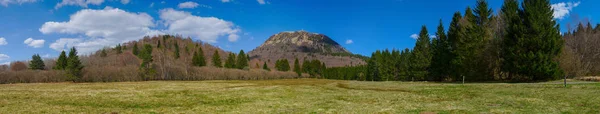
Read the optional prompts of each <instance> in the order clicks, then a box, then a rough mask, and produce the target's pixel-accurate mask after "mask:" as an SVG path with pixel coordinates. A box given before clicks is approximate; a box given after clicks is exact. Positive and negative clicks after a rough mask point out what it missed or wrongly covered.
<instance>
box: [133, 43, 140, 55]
mask: <svg viewBox="0 0 600 114" xmlns="http://www.w3.org/2000/svg"><path fill="white" fill-rule="evenodd" d="M132 52H133V55H138V54H139V53H140V52H139V50H138V44H137V43H133V49H132Z"/></svg>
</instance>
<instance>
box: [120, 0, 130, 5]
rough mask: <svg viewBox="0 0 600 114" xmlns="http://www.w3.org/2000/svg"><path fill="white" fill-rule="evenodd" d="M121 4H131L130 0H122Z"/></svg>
mask: <svg viewBox="0 0 600 114" xmlns="http://www.w3.org/2000/svg"><path fill="white" fill-rule="evenodd" d="M121 4H129V0H121Z"/></svg>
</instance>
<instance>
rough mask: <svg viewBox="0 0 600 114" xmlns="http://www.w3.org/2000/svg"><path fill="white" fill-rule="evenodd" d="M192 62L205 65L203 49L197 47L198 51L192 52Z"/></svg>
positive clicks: (195, 64)
mask: <svg viewBox="0 0 600 114" xmlns="http://www.w3.org/2000/svg"><path fill="white" fill-rule="evenodd" d="M192 64H193V65H194V66H199V67H202V66H206V59H205V57H204V51H203V50H202V47H199V48H198V51H196V52H194V56H193V57H192Z"/></svg>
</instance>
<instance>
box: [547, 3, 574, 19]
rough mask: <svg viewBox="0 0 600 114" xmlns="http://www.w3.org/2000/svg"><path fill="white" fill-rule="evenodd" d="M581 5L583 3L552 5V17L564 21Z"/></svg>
mask: <svg viewBox="0 0 600 114" xmlns="http://www.w3.org/2000/svg"><path fill="white" fill-rule="evenodd" d="M580 3H581V2H567V3H565V2H560V3H556V4H552V5H551V6H552V9H554V13H553V14H552V16H554V18H555V19H564V18H565V17H566V16H567V15H569V13H570V12H571V10H573V8H575V7H577V6H579V4H580Z"/></svg>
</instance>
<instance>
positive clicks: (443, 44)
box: [428, 20, 452, 81]
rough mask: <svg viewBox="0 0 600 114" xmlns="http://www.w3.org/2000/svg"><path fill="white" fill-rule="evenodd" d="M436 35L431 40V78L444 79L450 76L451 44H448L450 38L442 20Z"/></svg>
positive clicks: (435, 79)
mask: <svg viewBox="0 0 600 114" xmlns="http://www.w3.org/2000/svg"><path fill="white" fill-rule="evenodd" d="M435 34H436V37H435V39H434V40H433V41H432V42H431V48H432V50H433V52H432V54H433V56H432V57H431V66H430V69H429V73H430V75H429V78H428V79H429V80H434V81H442V80H444V79H446V78H448V76H449V75H450V74H449V71H450V70H449V69H450V67H449V66H450V61H451V59H452V58H451V56H450V53H451V52H450V45H449V44H448V38H447V37H446V32H445V30H444V25H443V24H442V20H440V24H439V25H438V28H437V32H436V33H435Z"/></svg>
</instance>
